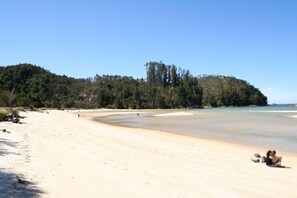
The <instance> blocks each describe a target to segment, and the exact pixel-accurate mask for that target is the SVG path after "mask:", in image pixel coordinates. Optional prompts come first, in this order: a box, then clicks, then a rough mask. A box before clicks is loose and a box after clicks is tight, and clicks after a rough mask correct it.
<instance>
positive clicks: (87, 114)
mask: <svg viewBox="0 0 297 198" xmlns="http://www.w3.org/2000/svg"><path fill="white" fill-rule="evenodd" d="M143 111H144V112H141V111H139V110H107V111H106V110H103V112H102V110H91V111H89V110H84V111H82V115H83V118H86V119H88V120H90V121H93V122H95V123H99V124H105V125H107V126H112V127H119V128H126V129H127V130H129V129H131V130H132V129H133V130H134V129H135V130H137V129H138V130H147V131H149V132H156V131H157V132H158V133H167V134H169V135H171V134H172V135H177V136H182V137H189V138H197V139H201V140H204V141H208V140H210V141H214V142H218V143H226V144H231V145H234V146H242V147H246V148H256V149H258V150H264V151H265V153H266V151H267V150H269V149H273V148H267V147H264V146H258V145H255V144H252V143H241V142H237V141H236V140H223V139H220V138H212V137H199V136H194V135H189V134H181V133H177V132H171V131H164V130H158V129H149V128H142V127H133V126H127V125H125V124H114V123H108V122H102V121H100V120H96V118H100V117H108V116H113V115H124V114H134V113H138V112H141V113H147V112H150V111H152V112H153V111H156V112H158V111H162V110H143ZM163 111H164V110H163ZM172 111H173V112H170V113H168V112H167V113H166V112H165V113H164V112H163V113H160V112H159V113H157V114H156V115H154V116H156V117H165V116H166V117H170V116H188V115H193V113H189V112H186V111H180V110H172ZM175 111H177V112H175ZM73 113H74V114H76V112H73ZM203 113H204V112H199V114H201V115H202V114H203ZM292 117H293V116H292ZM294 117H295V116H294ZM277 151H278V152H281V153H284V154H285V155H290V156H294V157H297V152H293V151H287V150H283V149H277ZM263 154H264V153H263Z"/></svg>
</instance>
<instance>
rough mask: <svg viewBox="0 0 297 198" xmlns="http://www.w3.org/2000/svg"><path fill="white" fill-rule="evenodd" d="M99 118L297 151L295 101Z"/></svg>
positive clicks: (103, 120) (128, 124)
mask: <svg viewBox="0 0 297 198" xmlns="http://www.w3.org/2000/svg"><path fill="white" fill-rule="evenodd" d="M181 114H183V115H181ZM162 115H164V116H162ZM95 119H96V120H97V121H99V122H104V123H107V124H112V125H120V126H125V127H133V128H144V129H152V130H158V131H160V132H169V133H175V134H180V135H185V136H192V137H198V138H205V139H212V140H218V141H224V142H231V143H236V144H242V145H247V146H256V147H262V148H267V149H273V150H281V151H284V152H290V153H294V154H297V106H295V105H269V106H262V107H219V108H208V109H187V110H184V109H182V110H180V109H178V110H139V111H135V110H134V111H132V112H131V113H129V114H119V115H112V116H107V117H100V118H95Z"/></svg>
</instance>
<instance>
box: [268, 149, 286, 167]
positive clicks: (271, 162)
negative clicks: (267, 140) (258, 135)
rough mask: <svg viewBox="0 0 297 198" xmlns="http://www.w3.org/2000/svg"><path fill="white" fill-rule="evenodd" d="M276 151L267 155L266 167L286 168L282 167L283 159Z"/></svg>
mask: <svg viewBox="0 0 297 198" xmlns="http://www.w3.org/2000/svg"><path fill="white" fill-rule="evenodd" d="M275 154H276V151H274V150H273V151H271V150H269V151H267V153H266V165H267V166H271V167H284V166H282V164H281V162H282V157H279V156H276V155H275Z"/></svg>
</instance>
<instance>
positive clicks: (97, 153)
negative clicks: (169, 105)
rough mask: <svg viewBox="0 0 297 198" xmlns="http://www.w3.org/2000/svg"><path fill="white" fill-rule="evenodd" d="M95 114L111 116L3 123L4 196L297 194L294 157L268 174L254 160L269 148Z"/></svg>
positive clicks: (45, 116)
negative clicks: (121, 123) (128, 124)
mask: <svg viewBox="0 0 297 198" xmlns="http://www.w3.org/2000/svg"><path fill="white" fill-rule="evenodd" d="M110 113H113V112H110ZM95 114H96V115H106V114H109V113H108V112H107V113H106V112H105V113H102V112H100V111H97V112H96V111H94V112H93V114H92V113H90V112H89V113H88V114H84V113H81V114H80V117H78V115H77V114H76V113H74V112H67V111H58V110H50V111H46V112H43V113H40V112H21V115H22V116H25V118H24V119H22V120H21V121H22V124H13V123H11V122H1V123H0V130H3V129H6V132H2V131H0V197H32V196H33V195H37V196H40V197H55V198H59V197H61V198H64V197H129V198H131V197H162V198H164V197H255V196H256V197H277V198H279V197H296V195H297V188H296V186H297V171H296V168H297V155H294V154H289V153H285V152H278V153H277V154H278V155H281V156H283V165H285V166H288V167H290V168H270V167H267V166H266V165H265V164H263V163H253V162H251V160H250V159H251V157H253V154H254V153H259V154H261V155H264V154H265V153H266V150H267V148H256V147H247V146H241V145H237V144H230V143H224V142H219V141H212V140H205V139H199V138H193V137H186V136H181V135H176V134H169V133H165V132H160V131H152V130H144V129H136V128H125V127H117V126H110V125H106V124H102V123H97V122H94V121H92V120H91V118H92V117H93V116H94V115H95ZM175 116H177V115H176V114H175ZM180 116H183V115H182V114H181V115H180ZM269 149H271V148H269Z"/></svg>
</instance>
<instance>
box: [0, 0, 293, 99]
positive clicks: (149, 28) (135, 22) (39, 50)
mask: <svg viewBox="0 0 297 198" xmlns="http://www.w3.org/2000/svg"><path fill="white" fill-rule="evenodd" d="M0 6H1V17H0V27H1V29H0V65H1V66H7V65H14V64H18V63H32V64H35V65H38V66H41V67H43V68H45V69H48V70H50V71H51V72H53V73H56V74H59V75H63V74H65V75H67V76H72V77H82V78H87V77H94V76H95V75H96V74H99V75H103V74H109V75H126V76H132V77H134V78H141V77H144V78H145V76H146V71H145V67H144V64H145V63H147V62H149V61H161V60H162V61H163V63H165V64H168V65H171V64H175V65H176V66H180V67H181V68H183V69H189V70H190V72H191V74H192V75H194V76H198V75H200V74H215V75H227V76H234V77H236V78H239V79H243V80H246V81H247V82H249V83H250V84H252V85H254V86H255V87H256V88H259V89H260V90H261V91H262V92H263V93H264V94H265V95H266V96H267V97H268V102H269V103H297V86H296V85H297V1H295V0H284V1H280V0H204V1H202V0H176V1H174V0H146V1H145V0H125V1H120V0H106V1H102V0H80V1H78V0H3V1H1V3H0Z"/></svg>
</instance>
